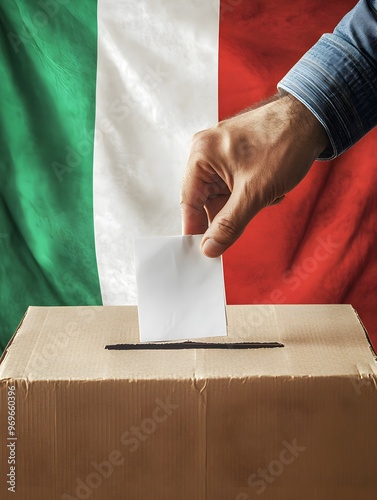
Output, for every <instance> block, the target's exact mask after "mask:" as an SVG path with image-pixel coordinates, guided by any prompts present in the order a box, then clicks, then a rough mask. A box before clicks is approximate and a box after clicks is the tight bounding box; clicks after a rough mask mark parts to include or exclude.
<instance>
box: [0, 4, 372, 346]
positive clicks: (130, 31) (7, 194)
mask: <svg viewBox="0 0 377 500" xmlns="http://www.w3.org/2000/svg"><path fill="white" fill-rule="evenodd" d="M354 4H355V1H354V0H347V1H345V0H336V1H334V2H331V5H330V4H329V2H328V1H325V0H313V1H312V2H307V1H306V0H294V1H292V2H281V1H278V0H266V1H247V0H220V1H219V0H140V1H137V2H136V1H131V0H98V1H96V0H85V1H80V2H78V1H74V0H36V1H33V2H32V1H29V0H7V1H6V2H2V3H1V6H0V29H1V38H0V66H1V68H0V71H1V73H0V74H1V92H0V99H1V107H0V140H1V150H0V151H1V153H0V175H1V177H0V178H1V181H0V195H1V198H0V200H1V209H0V256H1V258H0V277H1V282H0V283H1V284H0V293H1V295H0V307H1V310H0V314H1V318H0V328H1V330H0V341H1V342H0V346H1V348H2V349H3V348H4V347H5V345H6V343H7V341H8V340H9V338H10V336H11V334H12V333H13V331H14V330H15V328H16V326H17V324H18V323H19V321H20V319H21V317H22V315H23V313H24V312H25V310H26V308H27V306H28V305H76V304H87V305H91V304H113V305H119V304H134V303H136V302H137V296H136V290H135V275H134V263H133V250H132V248H133V239H134V238H135V237H139V236H152V235H173V234H180V233H181V220H180V207H179V192H180V184H181V179H182V176H183V172H184V169H185V164H186V161H187V158H188V154H189V150H190V141H191V137H192V135H193V134H194V133H195V132H197V131H199V130H201V129H204V128H208V127H210V126H211V125H214V124H215V123H216V122H217V121H218V120H219V119H224V118H226V117H228V116H230V115H232V114H234V113H237V112H239V111H241V110H243V109H245V108H246V107H248V106H250V105H252V104H253V103H255V102H257V101H259V100H260V99H262V98H265V97H267V96H270V95H271V94H274V93H275V92H276V85H277V83H278V81H279V80H280V79H281V78H282V77H283V76H284V74H285V73H286V72H287V71H288V70H289V69H290V67H291V66H292V65H293V64H294V63H295V62H296V61H297V60H298V59H299V58H300V56H301V55H303V54H304V52H305V51H306V50H307V49H309V47H310V46H311V45H313V44H314V43H315V42H316V40H317V39H318V38H319V36H320V35H321V34H322V33H323V32H326V31H327V32H328V31H332V30H333V28H334V27H335V25H336V24H337V22H338V21H339V20H340V19H341V17H342V16H343V15H344V14H345V13H346V12H347V11H348V10H350V8H351V7H352V6H353V5H354ZM376 137H377V136H376V133H375V131H372V132H371V133H370V134H369V135H368V136H367V137H365V138H364V139H363V140H362V141H360V142H359V143H358V144H357V145H356V146H355V147H354V148H352V149H351V150H349V151H347V152H346V153H345V154H344V155H343V156H341V157H339V158H338V159H336V160H334V161H332V162H328V163H319V162H318V163H316V164H315V165H314V166H313V167H312V169H311V171H310V173H309V175H308V176H307V177H306V178H305V179H304V181H303V182H302V183H301V184H300V185H299V186H298V187H297V188H296V189H295V190H294V191H292V192H291V193H289V194H288V195H287V197H286V199H285V200H284V201H283V202H282V203H281V204H280V205H278V206H273V207H269V208H266V209H265V210H263V211H262V212H261V213H260V214H259V215H258V216H257V217H256V218H255V219H254V220H253V221H252V222H251V223H250V224H249V226H248V228H247V230H246V232H245V233H244V234H243V236H242V238H241V239H240V240H239V241H238V242H237V243H236V244H235V245H234V246H233V247H232V248H231V249H230V250H229V251H228V252H226V254H225V255H224V270H225V280H226V292H227V302H228V303H229V304H234V303H238V304H243V303H248V304H259V303H271V304H280V303H343V302H345V303H351V304H352V305H353V306H354V307H355V308H356V309H357V311H358V313H359V315H360V316H361V319H362V321H363V322H364V324H365V326H366V328H367V329H368V330H369V332H370V334H371V335H372V336H374V341H375V343H377V322H376V319H377V314H376V310H377V309H376V307H375V305H376V304H375V299H376V283H377V279H376V278H377V259H376V214H377V206H376V181H377V168H376V157H377V155H376V151H377V150H376ZM344 334H345V335H346V334H347V331H346V328H345V332H344Z"/></svg>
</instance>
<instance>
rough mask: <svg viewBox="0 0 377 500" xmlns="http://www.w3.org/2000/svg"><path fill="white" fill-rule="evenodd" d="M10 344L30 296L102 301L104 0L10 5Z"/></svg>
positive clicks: (4, 117) (6, 201) (2, 162)
mask: <svg viewBox="0 0 377 500" xmlns="http://www.w3.org/2000/svg"><path fill="white" fill-rule="evenodd" d="M0 29H1V38H0V74H1V93H0V95H1V97H0V100H1V101H0V102H1V115H0V141H1V155H0V176H1V183H0V197H1V198H0V199H1V206H0V255H1V259H0V275H1V284H0V290H1V292H0V294H1V295H0V301H1V311H0V315H1V317H0V348H1V349H3V348H4V346H5V345H6V342H7V341H8V340H9V338H10V336H11V334H12V333H13V331H14V329H15V328H16V326H17V324H18V322H19V321H20V319H21V317H22V315H23V313H24V312H25V310H26V308H27V307H28V306H29V305H73V304H100V303H101V295H100V288H99V281H98V274H97V265H96V257H95V247H94V228H93V135H94V118H95V82H96V60H97V4H96V2H95V1H90V2H74V1H68V0H59V1H58V0H51V1H50V0H41V1H40V2H29V1H26V0H13V1H9V2H3V4H2V6H1V7H0Z"/></svg>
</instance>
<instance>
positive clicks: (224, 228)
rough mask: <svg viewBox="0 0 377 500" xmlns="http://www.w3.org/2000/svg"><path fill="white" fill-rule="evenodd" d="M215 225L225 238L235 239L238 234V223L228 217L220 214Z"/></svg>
mask: <svg viewBox="0 0 377 500" xmlns="http://www.w3.org/2000/svg"><path fill="white" fill-rule="evenodd" d="M217 225H218V227H219V229H220V231H221V233H222V234H223V235H224V236H225V238H226V239H227V240H230V241H233V240H236V239H237V237H238V236H239V234H240V228H239V226H238V224H237V223H236V222H235V221H234V220H232V219H231V218H229V217H226V216H221V217H219V218H218V220H217Z"/></svg>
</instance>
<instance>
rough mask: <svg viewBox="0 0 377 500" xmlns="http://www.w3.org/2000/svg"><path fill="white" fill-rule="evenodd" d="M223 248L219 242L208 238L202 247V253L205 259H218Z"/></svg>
mask: <svg viewBox="0 0 377 500" xmlns="http://www.w3.org/2000/svg"><path fill="white" fill-rule="evenodd" d="M224 250H225V248H224V245H221V244H220V243H219V242H217V241H216V240H214V239H212V238H208V239H207V240H205V242H204V243H203V245H202V252H203V253H204V255H205V256H206V257H219V256H220V255H221V254H222V253H223V252H224Z"/></svg>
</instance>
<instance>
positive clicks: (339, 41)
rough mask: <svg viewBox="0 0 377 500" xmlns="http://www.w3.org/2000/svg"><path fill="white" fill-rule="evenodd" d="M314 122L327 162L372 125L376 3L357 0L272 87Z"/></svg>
mask: <svg viewBox="0 0 377 500" xmlns="http://www.w3.org/2000/svg"><path fill="white" fill-rule="evenodd" d="M278 87H279V89H283V90H285V91H287V92H289V93H290V94H292V95H294V96H295V97H296V98H297V99H298V100H300V101H301V102H302V103H303V104H304V105H305V106H306V107H307V108H308V109H309V110H310V111H311V112H312V113H313V114H314V115H315V116H316V117H317V119H318V120H319V121H320V123H321V124H322V125H323V127H324V128H325V130H326V132H327V135H328V137H329V140H330V143H331V147H328V148H326V149H325V151H323V152H322V153H321V155H320V156H319V158H320V159H331V158H334V157H336V156H339V155H340V154H341V153H343V151H345V150H346V149H348V148H349V147H350V146H352V145H353V144H354V143H355V142H357V141H358V140H359V139H360V138H361V137H362V136H363V135H365V134H366V133H367V132H368V131H369V130H371V129H372V128H373V127H374V126H376V125H377V0H369V1H367V0H361V1H360V2H359V3H358V4H357V5H356V7H355V8H354V9H353V10H352V11H351V12H349V13H348V14H347V15H346V16H345V18H344V19H343V20H342V21H341V22H340V23H339V25H338V26H337V27H336V29H335V30H334V33H332V34H326V35H323V36H322V37H321V39H320V40H319V41H318V42H317V43H316V44H315V45H314V46H313V47H312V48H311V49H310V50H309V51H308V52H307V53H306V54H305V55H304V56H303V57H302V59H301V60H300V61H299V62H298V63H297V64H296V65H295V66H294V67H293V68H292V69H291V70H290V71H289V72H288V74H287V75H286V76H285V77H284V78H283V79H282V80H281V82H280V83H279V84H278Z"/></svg>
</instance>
